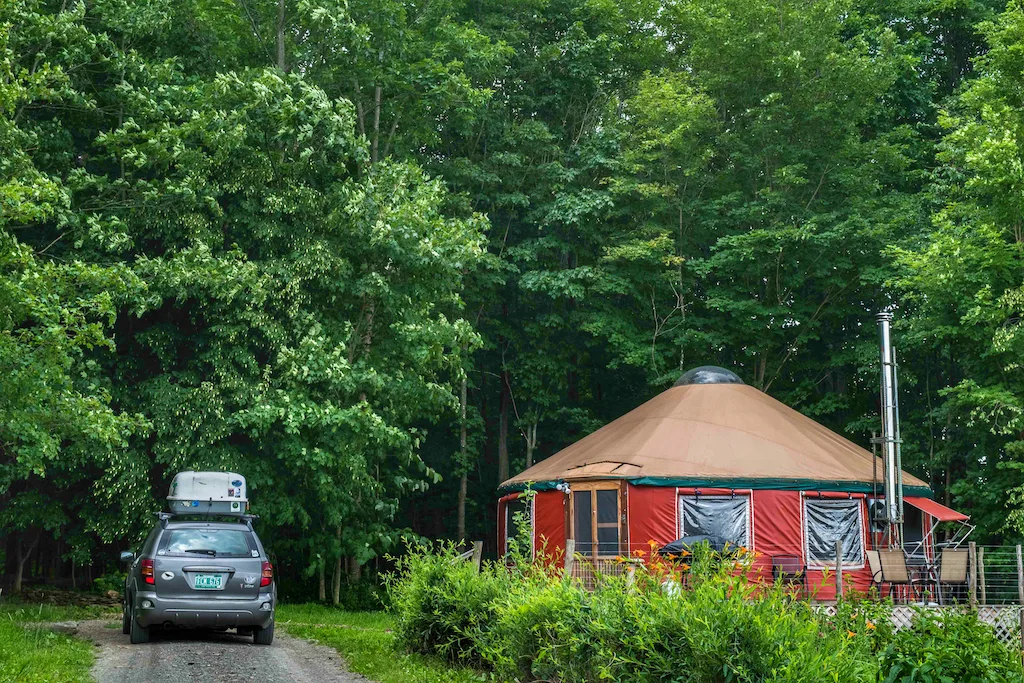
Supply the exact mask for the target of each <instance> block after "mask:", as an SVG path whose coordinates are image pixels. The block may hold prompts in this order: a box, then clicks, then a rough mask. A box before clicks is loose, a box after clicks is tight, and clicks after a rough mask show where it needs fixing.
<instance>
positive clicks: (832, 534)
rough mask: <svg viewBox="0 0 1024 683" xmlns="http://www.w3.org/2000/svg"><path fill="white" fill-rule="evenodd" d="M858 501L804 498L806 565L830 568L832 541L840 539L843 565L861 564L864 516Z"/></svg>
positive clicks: (833, 552)
mask: <svg viewBox="0 0 1024 683" xmlns="http://www.w3.org/2000/svg"><path fill="white" fill-rule="evenodd" d="M861 504H862V500H861V499H859V498H853V499H849V500H835V499H828V498H822V499H815V498H804V545H805V548H806V551H807V565H808V567H812V568H815V569H824V568H826V567H834V566H835V564H836V541H838V540H840V539H841V540H842V541H843V567H846V568H849V569H861V568H863V567H864V515H863V512H862V510H861Z"/></svg>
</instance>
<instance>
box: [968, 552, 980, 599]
mask: <svg viewBox="0 0 1024 683" xmlns="http://www.w3.org/2000/svg"><path fill="white" fill-rule="evenodd" d="M967 570H968V571H969V572H970V584H969V589H968V593H969V595H968V599H969V600H970V605H971V609H976V608H977V607H978V546H977V544H976V543H975V542H974V541H971V542H969V543H968V544H967Z"/></svg>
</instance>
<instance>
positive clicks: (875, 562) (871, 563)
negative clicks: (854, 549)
mask: <svg viewBox="0 0 1024 683" xmlns="http://www.w3.org/2000/svg"><path fill="white" fill-rule="evenodd" d="M867 556H868V569H870V570H871V583H872V585H874V586H878V594H879V595H881V594H882V560H880V559H879V557H878V551H877V550H869V551H867Z"/></svg>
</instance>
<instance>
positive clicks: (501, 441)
mask: <svg viewBox="0 0 1024 683" xmlns="http://www.w3.org/2000/svg"><path fill="white" fill-rule="evenodd" d="M510 403H511V401H510V400H509V390H508V370H504V371H503V372H502V373H501V407H500V412H499V413H498V482H499V483H501V482H503V481H505V480H506V479H508V470H509V467H508V409H509V404H510Z"/></svg>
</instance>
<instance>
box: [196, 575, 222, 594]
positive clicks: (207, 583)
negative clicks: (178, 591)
mask: <svg viewBox="0 0 1024 683" xmlns="http://www.w3.org/2000/svg"><path fill="white" fill-rule="evenodd" d="M223 581H224V577H222V576H221V575H220V574H196V576H195V579H193V583H192V586H193V587H194V588H195V589H196V590H201V591H203V590H205V591H216V590H220V587H221V585H222V583H223Z"/></svg>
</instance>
